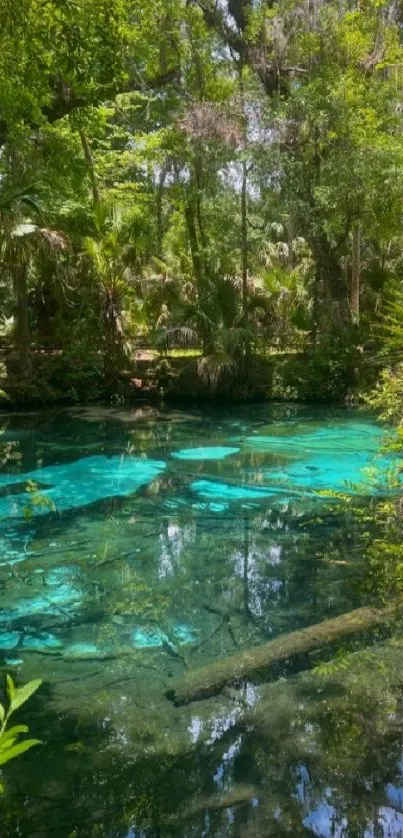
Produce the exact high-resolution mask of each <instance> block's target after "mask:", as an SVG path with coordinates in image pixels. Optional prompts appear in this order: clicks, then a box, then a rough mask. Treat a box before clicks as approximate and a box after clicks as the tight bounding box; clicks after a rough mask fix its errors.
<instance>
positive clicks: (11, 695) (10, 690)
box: [6, 675, 15, 702]
mask: <svg viewBox="0 0 403 838" xmlns="http://www.w3.org/2000/svg"><path fill="white" fill-rule="evenodd" d="M6 679H7V695H8V697H9V699H10V702H12V700H13V698H14V694H15V687H14V681H13V679H12V677H11V675H7V676H6Z"/></svg>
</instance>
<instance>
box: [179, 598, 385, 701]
mask: <svg viewBox="0 0 403 838" xmlns="http://www.w3.org/2000/svg"><path fill="white" fill-rule="evenodd" d="M401 607H402V603H393V604H392V605H389V606H387V607H386V608H382V609H376V608H357V609H355V610H354V611H350V612H349V613H347V614H341V615H340V616H339V617H334V618H333V619H330V620H325V621H324V622H322V623H316V624H315V625H313V626H308V628H304V629H301V630H299V631H293V632H291V633H290V634H286V635H281V636H280V637H277V638H276V639H275V640H270V641H269V642H268V643H263V644H261V645H259V646H255V647H254V648H252V649H246V650H244V651H242V652H240V653H239V654H236V655H231V657H228V658H224V659H223V660H218V661H215V663H212V664H209V665H207V666H203V667H201V668H200V669H194V670H190V671H189V672H187V673H186V675H185V676H183V677H182V678H180V679H178V680H177V681H176V682H173V684H171V686H170V688H169V689H168V690H167V691H166V693H165V695H166V697H167V698H169V699H170V701H173V702H174V703H175V704H176V705H181V704H188V703H190V702H191V701H198V700H199V699H203V698H209V697H210V696H212V695H216V694H217V693H218V692H220V690H221V689H222V688H223V687H224V686H225V685H226V684H230V683H233V682H240V681H243V680H245V679H247V678H252V677H253V676H255V675H258V674H259V673H261V672H263V671H264V670H266V669H267V668H268V667H270V666H271V665H272V664H275V663H278V662H280V661H286V660H288V659H289V658H292V657H294V656H295V655H299V654H305V653H307V652H312V651H313V650H314V649H318V648H321V647H323V646H328V645H330V644H332V643H334V642H335V641H337V640H339V639H341V638H344V637H348V636H349V635H352V634H357V633H359V632H361V631H365V630H368V629H371V628H374V627H375V626H376V625H378V624H380V623H385V622H387V621H388V620H389V619H391V618H392V617H394V616H396V613H397V612H398V610H399V609H400V608H401Z"/></svg>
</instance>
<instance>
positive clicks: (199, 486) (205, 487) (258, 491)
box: [190, 480, 279, 511]
mask: <svg viewBox="0 0 403 838" xmlns="http://www.w3.org/2000/svg"><path fill="white" fill-rule="evenodd" d="M190 488H191V489H192V490H193V491H194V492H197V494H198V495H201V497H203V498H211V499H212V500H213V499H214V498H223V499H224V500H245V499H249V498H269V497H272V496H273V495H276V494H278V492H279V490H278V489H277V488H272V487H270V486H265V487H264V488H263V487H262V488H255V487H253V486H242V485H239V486H238V485H235V484H234V485H231V484H229V483H220V482H218V481H214V480H195V481H194V482H193V483H191V484H190ZM217 511H218V510H217ZM220 511H222V510H220Z"/></svg>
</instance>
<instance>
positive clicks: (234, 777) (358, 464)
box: [0, 405, 403, 838]
mask: <svg viewBox="0 0 403 838" xmlns="http://www.w3.org/2000/svg"><path fill="white" fill-rule="evenodd" d="M383 442H384V431H383V429H382V428H380V427H379V426H378V425H377V424H376V422H375V421H374V419H373V418H372V417H371V416H368V415H367V414H365V413H361V412H354V411H349V412H347V411H341V410H331V409H323V408H317V409H316V408H312V407H309V408H308V407H302V408H299V407H295V406H291V407H288V406H284V405H282V406H269V407H268V406H257V407H250V406H249V407H236V408H234V407H231V408H230V409H228V410H226V409H224V408H220V409H213V408H211V409H208V410H203V411H201V410H194V411H190V410H186V411H183V412H182V411H178V410H177V411H172V410H166V411H165V410H161V411H159V410H157V409H155V408H147V407H143V408H141V407H140V408H138V409H135V410H124V409H116V410H112V409H111V410H109V409H102V408H86V409H77V410H74V411H71V412H67V411H66V412H55V413H52V412H50V413H48V414H42V413H38V414H32V415H25V416H24V415H14V416H10V417H3V419H1V420H0V468H1V473H0V544H1V551H0V665H1V670H2V673H3V675H5V673H6V672H10V673H12V675H13V678H14V679H15V681H16V682H17V683H23V682H25V681H27V680H29V679H31V678H38V677H40V678H42V679H43V685H42V687H41V689H40V690H39V691H38V693H37V694H36V695H35V696H34V698H32V699H31V701H30V703H29V704H28V705H26V706H25V707H24V708H23V709H22V710H20V711H19V717H18V722H26V723H27V724H29V725H30V731H31V733H32V734H33V735H35V736H36V737H38V738H40V739H41V740H43V745H41V746H39V747H36V748H35V749H33V750H32V751H30V752H28V753H27V754H25V755H24V756H22V757H21V758H20V759H18V760H15V761H14V762H12V763H10V764H8V765H7V766H5V768H4V771H3V779H4V781H5V783H6V793H5V794H4V795H3V797H2V798H1V799H0V807H1V821H0V836H1V838H3V836H10V838H11V836H30V838H39V837H40V836H41V838H42V837H43V838H76V837H78V836H79V838H101V836H102V838H202V836H206V838H238V837H239V838H241V836H242V838H258V837H259V838H264V836H286V835H287V836H297V837H298V836H309V835H311V836H320V838H333V836H337V838H342V836H354V838H355V836H363V838H377V836H385V837H386V836H400V835H402V836H403V724H402V722H403V641H401V640H400V634H399V631H395V632H394V633H393V635H392V636H391V633H390V632H388V630H382V631H381V630H379V631H378V632H377V633H375V634H374V633H372V634H371V635H368V636H367V637H360V638H358V639H355V640H352V641H350V642H349V643H348V644H347V643H343V644H341V646H340V648H339V649H332V650H331V654H330V653H329V656H330V657H331V656H333V658H334V660H335V661H336V663H333V664H330V663H329V662H328V661H327V658H326V654H325V655H324V654H323V653H322V652H321V651H320V650H318V652H314V653H313V654H312V655H310V656H309V657H304V658H300V659H297V660H293V661H291V662H288V663H287V664H286V665H281V666H278V667H277V668H276V669H275V670H274V671H273V672H271V673H268V675H267V679H265V680H263V681H262V679H260V682H258V681H256V682H253V683H252V682H251V683H243V684H242V685H240V686H239V685H238V687H237V688H235V687H232V686H230V687H226V688H225V689H224V690H223V691H222V692H221V693H220V694H219V695H217V696H215V697H213V698H210V699H208V700H204V701H199V702H195V703H192V704H188V705H186V706H184V707H176V706H174V704H173V703H172V702H170V701H169V700H168V699H167V698H166V691H167V689H168V688H169V685H170V683H172V681H173V680H176V679H178V678H180V677H181V676H182V675H184V674H185V673H186V672H188V671H189V670H191V669H193V668H199V667H202V666H203V665H204V664H207V663H210V662H212V661H215V660H218V659H220V658H224V657H225V656H227V655H232V654H235V653H237V652H240V651H242V650H243V649H247V648H249V647H254V646H256V645H257V644H260V643H264V642H265V641H267V640H271V639H274V638H275V637H277V636H279V635H282V634H286V633H288V632H292V631H296V630H298V629H302V628H304V627H307V626H311V625H313V624H315V623H318V622H320V621H322V620H325V619H327V618H329V617H335V616H337V615H340V614H344V613H345V612H348V611H350V610H352V609H354V608H357V607H360V606H362V605H367V604H370V605H373V604H374V605H375V604H378V602H379V598H380V596H381V594H382V580H378V579H377V578H374V571H373V568H371V567H370V566H369V563H368V559H367V557H366V554H365V549H364V546H363V545H365V544H367V543H368V540H371V538H373V539H375V538H376V536H377V532H376V528H375V524H374V523H373V521H372V519H371V515H370V514H367V515H362V516H358V517H357V516H356V515H354V514H352V511H351V506H352V505H361V507H362V508H363V509H368V510H370V509H371V504H373V503H374V502H375V501H376V499H377V498H378V499H379V498H381V497H387V496H388V493H389V491H390V479H391V475H392V474H395V473H396V470H397V468H398V467H399V463H398V462H397V461H395V460H394V459H393V457H392V455H390V454H386V453H384V451H383ZM343 656H344V657H343ZM346 656H347V657H346ZM347 659H348V660H347ZM346 660H347V662H346ZM16 718H17V717H16Z"/></svg>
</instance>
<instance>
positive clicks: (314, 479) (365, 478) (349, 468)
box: [265, 451, 397, 493]
mask: <svg viewBox="0 0 403 838" xmlns="http://www.w3.org/2000/svg"><path fill="white" fill-rule="evenodd" d="M396 465H397V461H396V460H393V458H392V457H381V456H378V457H374V456H371V455H370V454H365V453H362V452H356V453H355V454H354V456H352V455H351V454H344V453H342V452H341V453H340V452H337V451H336V452H335V453H334V454H333V455H330V454H323V455H321V456H320V455H318V456H315V457H309V458H307V459H306V460H298V461H297V462H294V463H292V464H290V465H289V466H287V467H286V468H283V469H281V470H277V471H276V470H275V469H273V470H272V471H269V472H265V476H266V478H267V479H272V480H276V481H281V482H282V483H286V484H287V485H288V486H289V487H290V486H291V487H298V488H300V489H307V490H308V491H309V490H311V491H315V490H317V491H318V490H319V491H320V490H322V489H327V490H331V491H347V492H350V493H354V492H356V491H362V490H363V489H364V490H365V486H371V488H372V487H374V486H375V485H376V487H377V489H378V490H379V489H382V487H383V486H384V488H385V489H386V488H387V482H388V475H389V474H390V473H391V472H393V469H394V468H396Z"/></svg>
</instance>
